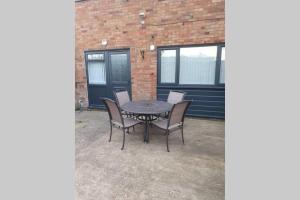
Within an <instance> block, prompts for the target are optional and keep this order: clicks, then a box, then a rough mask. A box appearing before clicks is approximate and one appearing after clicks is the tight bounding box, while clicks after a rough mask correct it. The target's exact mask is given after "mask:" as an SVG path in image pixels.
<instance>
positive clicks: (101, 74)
mask: <svg viewBox="0 0 300 200" xmlns="http://www.w3.org/2000/svg"><path fill="white" fill-rule="evenodd" d="M88 75H89V83H90V84H106V70H105V63H104V62H88Z"/></svg>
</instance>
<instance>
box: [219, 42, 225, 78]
mask: <svg viewBox="0 0 300 200" xmlns="http://www.w3.org/2000/svg"><path fill="white" fill-rule="evenodd" d="M220 83H225V47H222V54H221V68H220Z"/></svg>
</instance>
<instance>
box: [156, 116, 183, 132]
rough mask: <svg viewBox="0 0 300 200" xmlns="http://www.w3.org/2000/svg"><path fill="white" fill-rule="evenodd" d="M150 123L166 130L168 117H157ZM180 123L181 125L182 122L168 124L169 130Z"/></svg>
mask: <svg viewBox="0 0 300 200" xmlns="http://www.w3.org/2000/svg"><path fill="white" fill-rule="evenodd" d="M152 124H153V125H155V126H157V127H159V128H161V129H164V130H166V129H167V126H168V119H164V118H159V119H158V120H156V121H153V122H152ZM181 125H182V123H177V124H173V125H171V126H169V128H168V129H169V130H171V129H174V128H178V127H180V126H181Z"/></svg>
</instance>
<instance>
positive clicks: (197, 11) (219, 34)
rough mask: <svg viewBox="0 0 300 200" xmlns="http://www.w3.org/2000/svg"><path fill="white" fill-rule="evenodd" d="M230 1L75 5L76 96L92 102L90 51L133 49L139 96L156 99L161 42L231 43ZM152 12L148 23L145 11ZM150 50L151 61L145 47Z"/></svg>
mask: <svg viewBox="0 0 300 200" xmlns="http://www.w3.org/2000/svg"><path fill="white" fill-rule="evenodd" d="M224 6H225V5H224V0H85V1H80V2H77V3H75V9H76V25H75V29H76V30H75V40H76V41H75V45H76V52H75V56H76V68H75V69H76V70H75V72H76V75H75V77H76V100H78V99H79V98H82V99H83V100H84V101H85V105H87V85H86V74H85V64H84V57H83V55H84V50H98V49H103V48H102V47H101V40H102V39H106V40H107V41H108V44H107V46H106V48H105V49H116V48H130V54H131V77H132V82H133V84H132V96H133V99H141V98H143V99H145V98H147V99H153V98H155V97H156V82H157V79H156V78H157V76H156V71H157V57H156V51H150V50H149V46H150V44H154V45H155V46H156V47H157V46H166V45H182V44H205V43H219V42H224V41H225V33H224V28H225V22H224V17H225V13H224ZM141 10H143V11H145V13H146V17H145V25H144V26H142V25H141V24H140V17H139V12H140V11H141ZM141 49H145V50H146V51H145V59H144V60H143V59H142V58H141V56H140V53H139V51H140V50H141Z"/></svg>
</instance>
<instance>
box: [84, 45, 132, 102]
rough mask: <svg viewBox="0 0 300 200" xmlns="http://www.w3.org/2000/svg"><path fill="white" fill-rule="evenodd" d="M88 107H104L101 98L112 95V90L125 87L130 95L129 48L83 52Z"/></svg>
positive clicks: (111, 96)
mask: <svg viewBox="0 0 300 200" xmlns="http://www.w3.org/2000/svg"><path fill="white" fill-rule="evenodd" d="M85 61H86V62H85V63H86V73H87V86H88V87H87V89H88V98H89V107H91V108H104V105H103V102H102V101H101V98H104V97H106V98H111V99H114V97H113V90H118V89H123V88H125V89H127V90H128V91H129V93H130V95H131V82H130V80H131V75H130V55H129V50H128V49H125V50H109V51H87V52H85Z"/></svg>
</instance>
